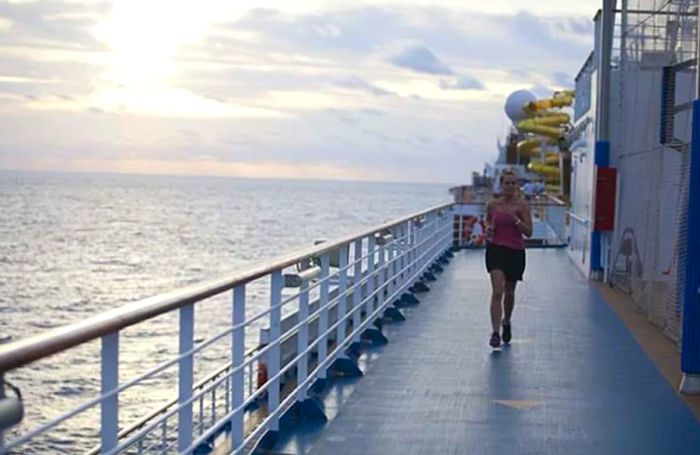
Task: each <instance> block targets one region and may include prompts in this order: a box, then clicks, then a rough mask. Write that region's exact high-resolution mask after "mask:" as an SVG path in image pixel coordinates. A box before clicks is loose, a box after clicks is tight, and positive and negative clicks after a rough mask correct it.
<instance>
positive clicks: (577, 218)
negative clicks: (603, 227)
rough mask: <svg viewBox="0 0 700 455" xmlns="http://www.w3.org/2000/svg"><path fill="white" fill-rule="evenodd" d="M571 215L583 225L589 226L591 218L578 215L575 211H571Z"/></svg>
mask: <svg viewBox="0 0 700 455" xmlns="http://www.w3.org/2000/svg"><path fill="white" fill-rule="evenodd" d="M569 216H570V217H571V219H572V220H575V221H578V222H579V223H581V224H583V225H586V226H588V224H589V223H590V221H589V220H587V219H585V218H582V217H580V216H578V215H576V214H575V213H574V212H569Z"/></svg>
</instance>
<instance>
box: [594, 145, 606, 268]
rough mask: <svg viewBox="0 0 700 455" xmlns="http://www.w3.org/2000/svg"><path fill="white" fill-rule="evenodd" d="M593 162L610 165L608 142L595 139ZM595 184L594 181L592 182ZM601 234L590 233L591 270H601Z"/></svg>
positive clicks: (599, 164)
mask: <svg viewBox="0 0 700 455" xmlns="http://www.w3.org/2000/svg"><path fill="white" fill-rule="evenodd" d="M593 164H595V165H596V166H598V167H608V166H609V165H610V142H608V141H596V143H595V150H594V157H593ZM593 184H594V185H596V182H593ZM593 210H594V213H593V220H594V225H595V208H594V209H593ZM601 248H602V236H601V233H600V232H596V231H593V232H592V233H591V270H603V265H602V261H601Z"/></svg>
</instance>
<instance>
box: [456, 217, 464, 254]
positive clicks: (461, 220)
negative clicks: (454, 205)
mask: <svg viewBox="0 0 700 455" xmlns="http://www.w3.org/2000/svg"><path fill="white" fill-rule="evenodd" d="M457 219H458V220H459V222H458V227H457V229H459V232H458V233H457V238H458V241H459V243H458V246H459V247H460V248H462V247H463V246H464V217H463V216H462V215H457Z"/></svg>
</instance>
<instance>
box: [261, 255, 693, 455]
mask: <svg viewBox="0 0 700 455" xmlns="http://www.w3.org/2000/svg"><path fill="white" fill-rule="evenodd" d="M527 256H528V265H527V270H526V273H525V281H524V282H523V283H521V284H519V286H518V289H517V292H516V307H515V313H514V316H513V322H512V323H513V340H512V343H511V345H509V346H505V347H503V348H501V349H496V350H493V349H491V348H490V347H489V346H488V344H487V343H488V338H489V335H490V323H489V311H488V301H489V297H490V285H489V281H488V277H487V275H486V273H485V271H484V267H483V251H480V250H466V251H460V252H458V253H456V254H455V258H454V259H453V260H452V262H451V264H450V265H448V266H447V267H446V268H445V271H444V273H442V274H441V276H440V277H439V279H438V281H436V282H434V283H432V285H431V288H432V289H431V291H430V292H428V293H425V294H420V295H419V298H420V300H421V303H420V304H419V305H417V306H415V307H412V308H409V309H407V310H405V312H406V316H407V320H406V321H405V322H400V323H399V322H397V323H393V324H391V325H387V326H386V327H385V334H386V335H387V337H388V338H389V340H390V342H389V344H387V345H385V346H382V347H379V348H374V349H373V350H371V351H369V352H368V353H367V354H365V355H364V356H363V358H362V362H361V365H360V366H361V368H362V369H363V370H364V377H362V378H359V379H341V380H336V381H334V382H333V384H332V385H331V386H330V388H329V389H327V390H326V392H325V394H324V396H323V397H322V398H323V403H324V405H325V412H326V415H327V416H328V418H329V419H328V421H327V422H306V423H304V424H303V425H297V426H294V427H293V428H292V429H291V430H290V431H283V432H282V433H281V434H280V438H279V440H278V442H277V444H276V446H275V447H273V448H272V450H271V451H269V452H267V451H266V452H265V453H284V454H292V453H296V454H327V453H333V454H425V453H440V454H482V453H507V454H543V453H551V454H560V453H566V454H590V453H596V454H625V453H634V454H660V453H674V454H697V453H700V424H699V423H698V421H697V420H696V418H695V417H694V415H693V413H692V412H691V410H690V408H689V407H688V406H687V405H686V404H685V403H684V402H683V401H682V399H681V398H680V396H679V395H678V394H677V393H676V391H675V390H674V388H673V387H672V385H671V384H669V383H668V382H667V381H666V380H665V379H664V377H663V376H662V374H661V372H660V371H659V370H658V369H657V367H656V365H655V364H654V362H653V361H652V360H651V359H650V358H649V356H648V355H647V354H646V353H645V351H644V350H643V349H642V347H641V346H640V345H639V344H638V343H637V341H636V340H635V338H634V336H633V334H632V333H630V331H629V330H628V329H627V328H626V326H625V324H624V323H623V322H622V321H621V319H620V318H619V317H618V315H617V314H616V313H615V312H614V311H613V309H612V308H611V307H610V306H609V305H608V304H607V303H606V301H605V300H604V297H603V295H602V294H601V292H600V290H599V289H598V288H596V287H595V286H593V285H591V284H590V283H589V282H587V281H586V280H585V279H584V278H583V277H582V276H581V275H580V273H579V272H578V270H577V269H576V267H575V266H574V265H573V264H572V263H571V262H570V261H569V259H568V257H567V255H566V252H565V250H563V249H531V250H528V252H527Z"/></svg>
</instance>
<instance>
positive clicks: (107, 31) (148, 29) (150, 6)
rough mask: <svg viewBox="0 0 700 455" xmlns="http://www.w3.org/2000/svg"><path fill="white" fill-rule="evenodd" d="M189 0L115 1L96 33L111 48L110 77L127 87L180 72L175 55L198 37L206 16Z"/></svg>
mask: <svg viewBox="0 0 700 455" xmlns="http://www.w3.org/2000/svg"><path fill="white" fill-rule="evenodd" d="M198 11H202V10H201V9H198V8H197V7H195V5H194V4H192V3H189V2H167V3H166V2H161V1H148V2H141V1H133V0H122V1H120V2H117V3H115V6H114V10H113V12H112V14H111V16H110V17H109V19H108V20H107V21H106V22H105V23H103V24H101V26H99V27H98V29H97V35H98V37H100V38H101V39H103V40H104V41H105V42H106V43H107V45H108V46H109V48H110V50H111V55H110V56H109V69H108V72H107V74H106V75H105V76H106V78H107V80H109V81H110V82H114V83H116V84H119V85H123V86H126V87H141V88H144V87H151V86H158V85H162V84H164V83H166V82H167V80H168V78H170V77H172V76H173V75H174V74H175V73H176V71H177V64H176V62H175V57H176V53H177V50H178V49H179V48H180V46H182V45H183V44H188V43H193V42H194V41H196V39H197V38H198V36H199V33H200V32H201V30H202V28H203V26H205V25H206V20H205V19H206V17H205V16H204V15H203V14H202V13H201V12H198Z"/></svg>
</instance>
